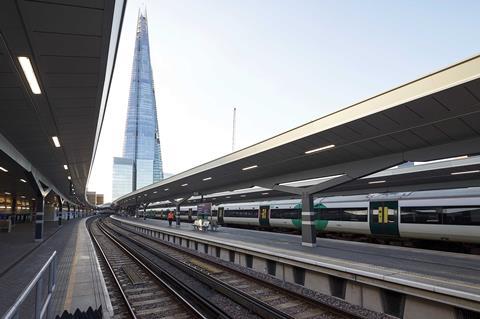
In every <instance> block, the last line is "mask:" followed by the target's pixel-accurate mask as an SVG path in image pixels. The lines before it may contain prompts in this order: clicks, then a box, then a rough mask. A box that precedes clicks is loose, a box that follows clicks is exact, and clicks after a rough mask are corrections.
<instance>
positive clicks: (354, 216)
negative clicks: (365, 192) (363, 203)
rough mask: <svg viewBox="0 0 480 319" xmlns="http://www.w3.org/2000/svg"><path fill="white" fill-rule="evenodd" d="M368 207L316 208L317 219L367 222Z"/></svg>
mask: <svg viewBox="0 0 480 319" xmlns="http://www.w3.org/2000/svg"><path fill="white" fill-rule="evenodd" d="M367 218H368V208H367V207H358V208H316V209H315V219H321V220H338V221H349V222H366V221H367Z"/></svg>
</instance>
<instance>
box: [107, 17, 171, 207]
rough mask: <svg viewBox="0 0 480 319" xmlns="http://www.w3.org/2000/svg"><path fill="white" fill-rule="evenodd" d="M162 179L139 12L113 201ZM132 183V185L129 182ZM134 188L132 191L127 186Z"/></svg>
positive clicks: (146, 43) (147, 49) (143, 24)
mask: <svg viewBox="0 0 480 319" xmlns="http://www.w3.org/2000/svg"><path fill="white" fill-rule="evenodd" d="M162 179H163V169H162V156H161V152H160V137H159V134H158V122H157V106H156V102H155V90H154V87H153V76H152V66H151V64H150V45H149V41H148V26H147V16H146V14H144V13H141V12H140V13H139V15H138V21H137V34H136V40H135V52H134V56H133V66H132V77H131V82H130V96H129V98H128V113H127V123H126V128H125V138H124V144H123V156H122V157H121V158H119V157H115V158H114V164H113V185H112V186H113V187H112V198H113V199H115V198H118V197H120V196H122V195H124V194H126V193H128V192H130V191H133V190H136V189H138V188H141V187H143V186H146V185H150V184H152V183H155V182H158V181H160V180H162ZM130 181H131V182H130ZM129 185H131V188H129V187H128V186H129Z"/></svg>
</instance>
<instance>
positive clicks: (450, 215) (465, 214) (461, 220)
mask: <svg viewBox="0 0 480 319" xmlns="http://www.w3.org/2000/svg"><path fill="white" fill-rule="evenodd" d="M442 215H443V223H444V224H447V225H476V226H478V225H480V207H478V206H477V207H443V214H442Z"/></svg>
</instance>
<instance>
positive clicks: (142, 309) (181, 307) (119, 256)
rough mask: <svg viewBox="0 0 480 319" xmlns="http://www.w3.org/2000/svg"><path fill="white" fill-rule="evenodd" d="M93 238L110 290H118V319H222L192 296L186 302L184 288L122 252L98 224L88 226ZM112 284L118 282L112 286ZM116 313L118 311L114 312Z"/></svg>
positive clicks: (205, 303)
mask: <svg viewBox="0 0 480 319" xmlns="http://www.w3.org/2000/svg"><path fill="white" fill-rule="evenodd" d="M89 231H90V234H91V236H92V238H93V240H94V242H95V244H96V246H97V248H98V250H99V251H100V255H101V256H102V258H103V261H104V263H105V265H106V268H107V269H108V272H109V273H110V274H111V279H110V281H108V282H107V285H108V283H110V288H113V287H112V286H115V290H116V292H118V293H119V294H118V293H117V295H116V296H115V298H114V301H115V302H114V306H116V309H117V311H116V314H115V318H172V319H173V318H179V319H181V318H212V317H215V318H223V317H226V316H225V315H224V314H223V313H222V312H221V311H217V309H215V308H209V306H211V305H209V304H208V302H205V301H204V300H201V301H200V300H198V296H194V295H189V299H188V300H187V299H185V295H187V293H185V291H183V293H180V292H179V291H181V290H182V289H185V287H181V285H180V286H178V285H177V284H178V283H174V282H167V281H166V280H165V279H164V278H160V277H159V276H158V275H157V274H156V273H155V272H154V271H153V270H152V269H151V268H150V267H149V266H147V265H145V264H144V263H143V262H142V261H141V260H140V259H138V258H137V257H135V256H134V255H133V254H131V253H129V252H128V251H127V250H125V249H124V248H123V246H122V245H121V244H120V243H119V242H118V241H116V240H115V238H113V237H112V236H111V235H110V234H109V233H108V232H105V230H104V229H102V226H101V225H99V224H98V219H97V220H94V221H92V222H91V223H90V225H89ZM112 280H113V281H114V282H115V284H114V285H112ZM114 310H115V309H114Z"/></svg>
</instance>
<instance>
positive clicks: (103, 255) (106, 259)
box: [88, 220, 137, 319]
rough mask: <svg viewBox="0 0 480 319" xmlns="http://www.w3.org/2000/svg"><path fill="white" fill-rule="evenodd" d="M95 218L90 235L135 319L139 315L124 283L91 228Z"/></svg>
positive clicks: (89, 230) (90, 225)
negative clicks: (129, 298)
mask: <svg viewBox="0 0 480 319" xmlns="http://www.w3.org/2000/svg"><path fill="white" fill-rule="evenodd" d="M94 222H95V220H93V221H91V222H90V224H89V225H88V233H89V234H90V237H91V238H92V239H93V242H94V243H95V245H96V247H97V248H98V250H99V251H100V253H101V254H102V258H103V260H104V261H105V263H106V265H107V267H108V270H109V271H110V274H111V275H112V277H113V280H114V281H115V284H116V285H117V287H118V289H119V290H120V293H121V295H122V298H123V301H124V302H125V305H126V306H127V308H128V312H129V314H130V316H131V317H132V318H133V319H137V316H136V315H135V312H134V310H133V307H132V305H131V304H130V302H129V301H128V298H127V296H126V295H125V293H124V291H123V288H122V285H121V284H120V282H119V281H118V279H117V276H116V275H115V272H114V270H113V267H112V265H111V264H110V262H109V261H108V258H107V256H106V255H105V252H104V250H103V248H102V246H100V243H99V242H98V240H97V238H96V237H95V235H93V232H92V230H91V229H90V228H91V227H92V223H94Z"/></svg>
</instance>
